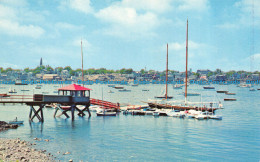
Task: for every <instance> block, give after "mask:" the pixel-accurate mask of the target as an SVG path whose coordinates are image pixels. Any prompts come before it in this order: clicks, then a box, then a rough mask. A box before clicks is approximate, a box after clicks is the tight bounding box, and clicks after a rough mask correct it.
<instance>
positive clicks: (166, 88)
mask: <svg viewBox="0 0 260 162" xmlns="http://www.w3.org/2000/svg"><path fill="white" fill-rule="evenodd" d="M167 82H168V43H167V54H166V84H165V90H166V92H165V95H163V96H155V98H165V99H166V100H167V99H172V98H173V97H172V96H168V83H167Z"/></svg>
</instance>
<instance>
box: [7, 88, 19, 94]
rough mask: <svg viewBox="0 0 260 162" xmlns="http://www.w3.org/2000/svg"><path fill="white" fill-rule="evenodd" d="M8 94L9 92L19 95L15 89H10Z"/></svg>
mask: <svg viewBox="0 0 260 162" xmlns="http://www.w3.org/2000/svg"><path fill="white" fill-rule="evenodd" d="M8 92H9V93H17V92H16V90H15V89H13V88H10V89H9V91H8Z"/></svg>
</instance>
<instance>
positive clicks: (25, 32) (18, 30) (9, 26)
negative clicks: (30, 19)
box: [0, 19, 44, 38]
mask: <svg viewBox="0 0 260 162" xmlns="http://www.w3.org/2000/svg"><path fill="white" fill-rule="evenodd" d="M0 32H2V33H5V34H8V35H18V36H28V37H32V38H38V37H40V36H41V35H42V34H43V33H44V30H43V29H42V28H41V27H38V26H34V25H20V24H19V23H18V22H13V21H9V20H1V19H0Z"/></svg>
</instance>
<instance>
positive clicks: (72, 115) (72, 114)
mask: <svg viewBox="0 0 260 162" xmlns="http://www.w3.org/2000/svg"><path fill="white" fill-rule="evenodd" d="M74 111H75V105H72V106H71V120H74Z"/></svg>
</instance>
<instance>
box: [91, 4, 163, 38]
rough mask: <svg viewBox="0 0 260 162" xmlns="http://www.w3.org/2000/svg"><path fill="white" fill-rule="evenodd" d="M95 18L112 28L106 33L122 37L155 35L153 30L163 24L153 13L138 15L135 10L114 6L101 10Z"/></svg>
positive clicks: (105, 31)
mask: <svg viewBox="0 0 260 162" xmlns="http://www.w3.org/2000/svg"><path fill="white" fill-rule="evenodd" d="M95 16H96V17H97V18H98V19H100V20H102V21H104V22H107V23H108V24H109V25H110V26H109V28H108V29H105V30H104V33H106V34H109V35H116V36H120V37H125V36H127V37H135V36H144V35H153V32H152V31H153V29H154V28H156V27H157V26H158V25H160V24H161V21H160V20H159V18H158V17H157V15H156V14H154V13H152V12H144V13H138V12H137V10H136V9H135V8H131V7H123V6H121V5H120V6H119V5H112V6H109V7H107V8H104V9H102V10H100V11H99V12H98V13H96V14H95Z"/></svg>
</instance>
